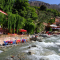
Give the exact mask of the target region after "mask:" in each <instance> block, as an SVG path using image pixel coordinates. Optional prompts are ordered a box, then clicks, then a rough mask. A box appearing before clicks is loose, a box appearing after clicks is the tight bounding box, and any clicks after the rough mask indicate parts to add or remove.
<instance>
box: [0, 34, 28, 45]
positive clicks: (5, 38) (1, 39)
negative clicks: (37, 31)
mask: <svg viewBox="0 0 60 60" xmlns="http://www.w3.org/2000/svg"><path fill="white" fill-rule="evenodd" d="M21 39H27V40H29V35H16V34H9V35H0V45H3V44H4V41H15V40H21Z"/></svg>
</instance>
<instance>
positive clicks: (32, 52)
mask: <svg viewBox="0 0 60 60" xmlns="http://www.w3.org/2000/svg"><path fill="white" fill-rule="evenodd" d="M27 54H28V55H32V54H35V51H34V50H30V51H28V53H27Z"/></svg>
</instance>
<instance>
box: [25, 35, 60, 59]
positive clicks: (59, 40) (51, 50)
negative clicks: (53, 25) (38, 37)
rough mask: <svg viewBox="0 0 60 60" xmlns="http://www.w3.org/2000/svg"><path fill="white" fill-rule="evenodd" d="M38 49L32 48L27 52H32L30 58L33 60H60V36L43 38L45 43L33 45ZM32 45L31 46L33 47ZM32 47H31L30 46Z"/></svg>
mask: <svg viewBox="0 0 60 60" xmlns="http://www.w3.org/2000/svg"><path fill="white" fill-rule="evenodd" d="M32 44H33V45H36V47H31V48H30V49H28V50H24V51H25V52H28V51H32V55H28V57H29V58H30V59H32V60H60V36H59V35H58V36H52V37H50V38H43V42H38V41H36V42H35V43H32ZM32 44H31V45H32ZM29 46H30V45H29Z"/></svg>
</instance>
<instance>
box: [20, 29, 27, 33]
mask: <svg viewBox="0 0 60 60" xmlns="http://www.w3.org/2000/svg"><path fill="white" fill-rule="evenodd" d="M19 30H20V32H27V30H24V29H19Z"/></svg>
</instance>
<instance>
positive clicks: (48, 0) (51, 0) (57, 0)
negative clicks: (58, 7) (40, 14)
mask: <svg viewBox="0 0 60 60" xmlns="http://www.w3.org/2000/svg"><path fill="white" fill-rule="evenodd" d="M30 1H43V2H45V3H49V4H59V3H60V0H30Z"/></svg>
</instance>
